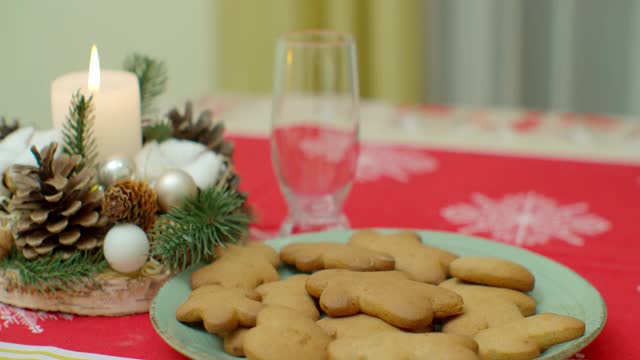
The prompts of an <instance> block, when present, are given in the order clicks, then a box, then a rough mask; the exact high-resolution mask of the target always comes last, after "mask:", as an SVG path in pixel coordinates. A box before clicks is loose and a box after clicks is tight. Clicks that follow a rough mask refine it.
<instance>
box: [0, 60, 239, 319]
mask: <svg viewBox="0 0 640 360" xmlns="http://www.w3.org/2000/svg"><path fill="white" fill-rule="evenodd" d="M125 68H126V69H127V70H129V71H131V72H133V73H134V74H136V76H137V77H138V82H139V86H140V96H141V113H142V115H143V119H146V120H145V121H144V123H143V138H144V143H145V145H144V147H143V149H142V151H141V152H140V153H139V154H138V155H137V156H136V158H135V159H124V158H113V159H110V160H107V161H104V162H102V163H96V158H97V154H96V145H95V143H96V142H95V139H94V138H93V133H92V126H93V103H92V97H86V96H84V95H81V94H80V93H77V94H76V95H75V96H74V97H73V99H72V102H71V105H70V110H69V115H68V117H67V121H66V124H65V125H64V128H63V131H62V134H61V141H60V142H51V143H49V144H47V145H45V146H41V147H38V146H35V145H34V146H32V147H31V148H30V149H29V150H30V152H31V155H32V157H33V160H35V161H32V162H31V164H11V165H10V166H8V167H6V169H5V170H4V173H3V179H2V186H0V192H1V194H0V201H1V203H0V302H3V303H7V304H10V305H14V306H18V307H24V308H32V309H38V310H48V311H63V312H70V313H75V314H82V315H110V316H115V315H124V314H133V313H140V312H146V311H148V308H149V303H150V301H151V300H152V299H153V297H154V296H155V294H156V292H157V291H158V290H159V288H160V286H161V285H162V284H163V283H164V281H166V280H167V279H168V278H169V277H170V276H171V275H172V274H173V273H175V272H178V271H182V270H184V269H186V268H187V267H189V266H191V265H192V264H197V263H200V262H203V261H208V260H210V259H211V258H212V256H213V255H214V252H215V248H216V246H219V245H222V244H224V243H227V242H237V241H240V240H242V239H243V238H244V237H245V236H246V235H247V229H248V226H249V223H250V221H251V214H250V212H249V211H248V210H247V207H246V204H245V202H246V195H245V194H243V193H241V192H239V191H238V184H239V177H238V176H237V174H236V173H235V171H234V168H233V163H232V154H233V144H232V143H230V142H228V141H226V140H225V139H224V137H223V135H224V127H223V125H222V123H220V122H217V123H216V122H214V120H213V117H212V114H211V112H209V111H205V112H203V113H202V114H200V116H199V117H198V118H197V120H196V121H193V109H192V105H191V103H187V105H186V109H185V111H184V113H181V112H180V111H178V110H177V109H174V110H172V111H170V112H169V113H168V114H167V115H166V117H161V118H156V119H153V106H152V105H153V99H155V98H156V97H157V96H158V95H160V94H162V93H163V92H164V90H165V88H166V83H167V76H166V67H165V65H164V63H162V62H159V61H156V60H154V59H151V58H149V57H147V56H142V55H137V54H135V55H132V56H130V57H129V58H127V60H126V61H125ZM20 130H21V129H20V127H19V124H18V123H17V121H16V122H14V124H8V123H7V122H6V120H5V119H4V118H2V119H1V123H0V140H2V142H5V141H7V142H10V138H11V137H12V136H14V135H15V137H17V135H16V134H17V133H19V132H20ZM3 139H4V140H3ZM1 147H2V143H0V148H1ZM176 152H177V153H180V155H181V156H182V158H181V159H173V160H172V159H171V156H170V155H169V156H167V154H172V153H176ZM185 156H186V157H190V158H191V160H192V161H190V162H189V161H187V162H186V163H187V164H186V165H185V164H184V163H185V161H184V157H185ZM5 162H6V159H5Z"/></svg>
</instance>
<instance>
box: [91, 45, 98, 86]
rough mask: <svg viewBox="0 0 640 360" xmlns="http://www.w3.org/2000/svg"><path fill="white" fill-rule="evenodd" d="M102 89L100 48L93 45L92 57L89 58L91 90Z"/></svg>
mask: <svg viewBox="0 0 640 360" xmlns="http://www.w3.org/2000/svg"><path fill="white" fill-rule="evenodd" d="M99 89H100V58H99V57H98V48H97V47H96V46H95V45H93V46H91V57H90V58H89V91H97V90H99Z"/></svg>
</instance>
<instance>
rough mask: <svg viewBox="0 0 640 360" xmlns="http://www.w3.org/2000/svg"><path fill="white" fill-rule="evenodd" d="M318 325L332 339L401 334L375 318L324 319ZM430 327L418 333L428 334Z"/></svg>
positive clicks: (359, 315) (393, 327)
mask: <svg viewBox="0 0 640 360" xmlns="http://www.w3.org/2000/svg"><path fill="white" fill-rule="evenodd" d="M318 325H320V327H321V328H322V329H323V330H324V331H325V332H326V333H327V334H329V336H331V337H332V338H334V339H342V338H346V337H361V336H369V335H373V334H377V333H380V332H385V331H391V332H403V331H402V330H400V329H398V328H397V327H395V326H393V325H389V324H388V323H386V322H384V321H383V320H380V319H378V318H376V317H373V316H369V315H365V314H358V315H354V316H347V317H341V318H332V317H328V316H327V317H325V318H323V319H321V320H318ZM431 330H432V327H431V326H427V327H426V328H424V329H420V330H419V332H429V331H431Z"/></svg>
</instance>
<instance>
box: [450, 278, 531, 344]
mask: <svg viewBox="0 0 640 360" xmlns="http://www.w3.org/2000/svg"><path fill="white" fill-rule="evenodd" d="M439 286H440V287H444V288H446V289H449V290H452V291H454V292H456V293H457V294H459V295H460V296H462V299H463V300H464V313H462V314H460V315H458V316H455V317H453V318H451V319H447V320H446V323H445V324H444V325H443V326H442V332H444V333H452V334H460V335H467V336H471V337H473V336H475V335H476V334H477V333H478V332H480V331H481V330H484V329H487V328H490V327H496V326H502V325H504V324H508V323H510V322H513V321H516V320H520V319H522V318H523V317H525V316H530V315H533V314H534V313H535V311H536V302H535V300H533V299H532V298H531V297H530V296H528V295H527V294H524V293H522V292H519V291H516V290H511V289H504V288H496V287H491V286H484V285H471V284H465V283H462V282H460V280H458V279H449V280H447V281H444V282H442V283H441V284H440V285H439Z"/></svg>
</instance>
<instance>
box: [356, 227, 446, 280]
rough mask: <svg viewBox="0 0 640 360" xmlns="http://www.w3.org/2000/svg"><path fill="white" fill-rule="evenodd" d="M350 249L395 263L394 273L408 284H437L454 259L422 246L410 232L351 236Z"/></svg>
mask: <svg viewBox="0 0 640 360" xmlns="http://www.w3.org/2000/svg"><path fill="white" fill-rule="evenodd" d="M349 244H350V245H355V246H359V247H364V248H367V249H371V250H375V251H379V252H383V253H387V254H389V255H391V256H392V257H393V258H394V259H395V261H396V270H401V271H403V272H406V273H407V274H409V276H410V277H411V279H412V280H416V281H420V282H424V283H429V284H438V283H440V282H441V281H443V280H444V279H445V278H446V277H447V274H448V271H449V263H450V262H451V261H452V260H453V259H455V258H456V257H457V256H456V255H455V254H452V253H450V252H448V251H445V250H441V249H438V248H435V247H432V246H428V245H425V244H423V243H422V240H421V239H420V236H419V235H418V234H417V233H415V232H413V231H398V232H395V233H390V234H382V233H379V232H376V231H373V230H362V231H358V232H356V233H354V234H353V235H352V236H351V238H350V239H349Z"/></svg>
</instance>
